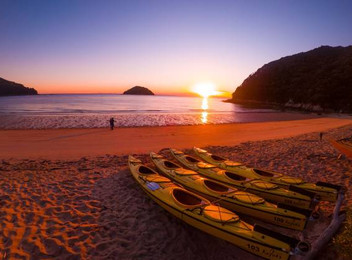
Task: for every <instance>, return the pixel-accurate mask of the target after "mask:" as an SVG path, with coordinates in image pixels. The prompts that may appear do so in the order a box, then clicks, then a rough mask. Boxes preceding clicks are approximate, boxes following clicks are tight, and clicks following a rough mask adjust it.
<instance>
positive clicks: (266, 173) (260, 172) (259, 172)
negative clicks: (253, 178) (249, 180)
mask: <svg viewBox="0 0 352 260" xmlns="http://www.w3.org/2000/svg"><path fill="white" fill-rule="evenodd" d="M253 171H254V172H255V173H256V174H259V175H260V176H263V177H279V176H282V174H280V173H278V174H275V173H272V172H268V171H264V170H259V169H254V168H253Z"/></svg>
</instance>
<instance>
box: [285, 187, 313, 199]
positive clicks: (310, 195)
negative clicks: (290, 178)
mask: <svg viewBox="0 0 352 260" xmlns="http://www.w3.org/2000/svg"><path fill="white" fill-rule="evenodd" d="M288 190H290V191H294V192H298V193H300V194H302V195H306V196H308V197H310V198H311V199H316V194H315V193H314V192H310V191H307V190H305V189H302V188H299V187H297V186H294V185H290V186H289V187H288Z"/></svg>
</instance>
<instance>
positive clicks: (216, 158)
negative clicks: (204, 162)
mask: <svg viewBox="0 0 352 260" xmlns="http://www.w3.org/2000/svg"><path fill="white" fill-rule="evenodd" d="M210 157H211V158H212V159H213V160H214V161H218V162H224V161H226V159H225V158H224V157H221V156H218V155H214V154H212V155H210Z"/></svg>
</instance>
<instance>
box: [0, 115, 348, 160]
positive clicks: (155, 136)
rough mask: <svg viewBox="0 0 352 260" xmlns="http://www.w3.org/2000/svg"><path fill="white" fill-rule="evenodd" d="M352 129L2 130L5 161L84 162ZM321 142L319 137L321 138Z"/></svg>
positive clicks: (309, 125)
mask: <svg viewBox="0 0 352 260" xmlns="http://www.w3.org/2000/svg"><path fill="white" fill-rule="evenodd" d="M348 124H352V120H351V119H340V118H318V119H306V120H292V121H271V122H259V123H234V124H233V123H232V124H218V125H215V124H214V125H211V124H208V125H192V126H161V127H153V126H152V127H131V128H116V129H115V130H113V131H111V130H110V129H108V128H92V129H40V130H36V129H26V130H0V158H2V159H10V158H13V159H79V158H81V157H84V156H103V155H106V154H114V155H126V154H143V153H148V152H150V151H159V150H161V149H163V148H167V147H174V148H177V149H186V148H192V147H193V146H199V147H204V146H209V145H219V146H233V145H237V144H240V143H242V142H247V141H262V140H271V139H280V138H287V137H292V136H296V135H301V134H306V133H311V132H321V131H327V130H329V129H332V128H338V127H342V126H345V125H348ZM317 138H318V136H317Z"/></svg>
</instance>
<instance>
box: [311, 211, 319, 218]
mask: <svg viewBox="0 0 352 260" xmlns="http://www.w3.org/2000/svg"><path fill="white" fill-rule="evenodd" d="M311 217H312V218H313V219H314V220H317V219H318V218H320V214H319V212H317V211H313V213H312V216H311Z"/></svg>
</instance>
